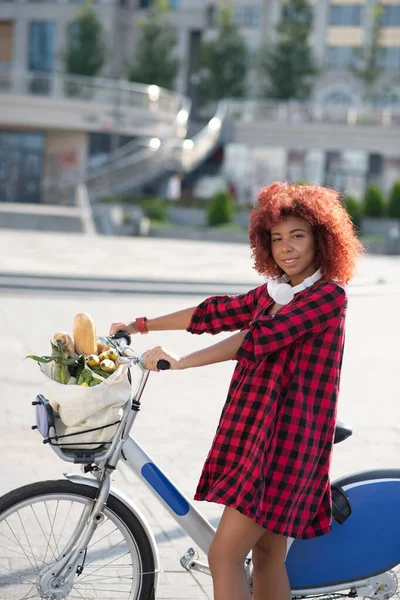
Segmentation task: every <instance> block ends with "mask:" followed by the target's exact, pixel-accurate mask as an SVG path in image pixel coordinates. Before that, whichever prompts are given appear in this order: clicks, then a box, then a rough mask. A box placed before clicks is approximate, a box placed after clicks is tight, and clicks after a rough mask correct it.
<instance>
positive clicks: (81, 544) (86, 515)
mask: <svg viewBox="0 0 400 600" xmlns="http://www.w3.org/2000/svg"><path fill="white" fill-rule="evenodd" d="M110 487H111V475H110V473H109V472H107V471H105V473H104V477H103V481H102V482H101V484H100V487H99V493H98V495H97V499H96V500H95V501H94V504H93V506H86V507H85V508H84V510H83V512H82V515H81V517H80V519H79V522H78V523H77V526H76V528H75V531H74V534H73V536H72V537H71V539H70V540H69V541H68V543H67V545H66V546H65V548H64V549H63V550H62V552H61V554H60V558H59V559H58V560H56V561H55V562H53V563H52V564H50V565H48V566H46V567H45V568H44V569H43V570H42V571H41V572H40V573H39V576H38V578H37V583H36V587H37V590H38V592H39V594H41V597H43V598H48V599H49V600H62V599H63V598H65V597H66V596H67V595H68V594H69V593H70V591H71V590H72V587H73V585H74V578H75V576H76V574H78V575H80V574H81V573H82V571H83V568H84V566H83V562H84V560H85V554H86V548H87V546H88V544H89V542H90V540H91V538H92V536H93V534H94V532H95V531H96V529H97V527H98V526H99V525H100V524H101V523H103V521H104V519H105V517H104V513H103V510H104V508H105V506H106V503H107V498H108V496H109V493H110Z"/></svg>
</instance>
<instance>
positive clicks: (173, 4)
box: [169, 0, 180, 10]
mask: <svg viewBox="0 0 400 600" xmlns="http://www.w3.org/2000/svg"><path fill="white" fill-rule="evenodd" d="M179 4H180V0H169V10H178V8H179Z"/></svg>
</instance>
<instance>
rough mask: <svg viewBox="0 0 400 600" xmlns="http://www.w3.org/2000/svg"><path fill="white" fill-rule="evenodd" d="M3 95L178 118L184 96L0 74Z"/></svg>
mask: <svg viewBox="0 0 400 600" xmlns="http://www.w3.org/2000/svg"><path fill="white" fill-rule="evenodd" d="M0 93H3V94H4V93H8V94H17V95H28V96H42V97H43V96H45V97H52V98H62V99H68V100H82V101H88V102H94V103H101V104H111V105H113V106H115V107H117V108H121V109H122V108H124V107H126V108H144V109H146V110H149V111H151V112H152V113H154V114H157V113H158V112H166V113H170V114H176V113H177V112H178V111H179V110H180V106H181V103H182V96H181V94H178V93H175V92H171V91H169V90H166V89H164V88H160V87H158V86H156V85H144V84H140V83H130V82H128V81H125V80H122V79H106V78H103V77H83V76H79V75H69V74H65V73H31V72H20V73H18V72H14V71H11V72H8V73H0Z"/></svg>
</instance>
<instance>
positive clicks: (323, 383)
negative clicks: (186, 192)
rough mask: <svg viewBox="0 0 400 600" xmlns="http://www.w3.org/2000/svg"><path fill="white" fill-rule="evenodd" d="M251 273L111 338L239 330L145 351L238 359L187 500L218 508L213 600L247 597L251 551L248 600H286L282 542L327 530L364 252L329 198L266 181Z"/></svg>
mask: <svg viewBox="0 0 400 600" xmlns="http://www.w3.org/2000/svg"><path fill="white" fill-rule="evenodd" d="M249 234H250V244H251V248H252V251H253V257H254V263H255V268H256V270H257V271H258V272H259V273H262V274H263V275H265V276H266V277H267V278H269V279H270V281H269V282H268V283H266V284H264V285H261V286H259V287H258V288H256V289H254V290H251V291H250V292H248V293H247V294H243V295H238V296H220V297H212V298H208V299H207V300H205V301H204V302H202V303H201V304H200V305H199V306H197V307H195V308H189V309H187V310H183V311H179V312H176V313H173V314H170V315H166V316H163V317H158V318H155V319H145V318H139V319H136V321H134V322H132V323H114V324H113V325H112V327H111V333H114V332H115V331H117V330H119V329H122V330H126V331H129V332H130V333H137V332H140V333H145V332H147V331H162V330H172V329H186V330H187V331H189V332H190V333H197V334H201V333H204V332H207V333H212V334H216V333H219V332H221V331H235V330H239V333H236V334H234V335H232V336H231V337H230V338H229V339H225V340H224V341H222V342H220V343H218V344H215V345H213V346H210V347H208V348H205V349H204V350H200V351H198V352H194V353H193V354H189V355H188V356H184V357H182V358H178V357H176V356H174V355H172V354H171V353H169V352H167V351H166V350H164V349H163V348H161V347H159V346H158V347H156V348H154V349H152V350H149V351H148V352H146V354H145V364H146V366H147V367H148V368H149V369H151V370H153V371H157V362H158V361H159V360H160V359H166V360H168V361H169V362H170V363H171V368H172V369H187V368H190V367H199V366H202V365H208V364H212V363H217V362H221V361H226V360H237V365H236V369H235V372H234V374H233V377H232V381H231V385H230V389H229V393H228V398H227V400H226V403H225V406H224V409H223V412H222V415H221V419H220V422H219V425H218V429H217V432H216V435H215V438H214V441H213V444H212V447H211V450H210V452H209V455H208V457H207V460H206V463H205V465H204V468H203V472H202V475H201V478H200V482H199V484H198V488H197V492H196V495H195V499H196V500H207V501H210V502H217V503H219V504H223V505H224V506H225V509H224V512H223V515H222V518H221V521H220V524H219V526H218V530H217V532H216V535H215V539H214V540H213V543H212V545H211V548H210V551H209V556H208V559H209V564H210V569H211V573H212V577H213V584H214V594H215V600H249V599H250V597H251V595H250V590H249V586H248V583H247V580H246V576H245V572H244V568H243V564H244V560H245V558H246V556H247V555H248V553H249V552H250V550H252V560H253V568H254V571H253V594H254V596H253V597H254V600H289V599H290V597H291V593H290V586H289V581H288V577H287V573H286V569H285V556H286V542H287V538H288V537H292V538H301V539H307V538H312V537H315V536H318V535H323V534H326V533H328V532H329V531H330V528H331V496H330V482H329V467H330V463H331V455H332V445H333V437H334V430H335V422H336V412H337V398H338V390H339V378H340V369H341V363H342V356H343V343H344V321H345V313H346V304H347V300H346V293H345V290H344V289H343V287H342V285H343V284H346V283H348V281H349V280H350V278H351V276H352V273H353V270H354V267H355V262H356V259H357V257H358V256H359V255H360V254H361V252H362V251H363V248H362V246H361V244H360V243H359V241H358V239H357V236H356V235H355V233H354V230H353V226H352V224H351V221H350V219H349V217H348V214H347V212H346V211H345V210H344V209H343V207H342V205H341V203H340V200H339V196H338V194H337V192H335V191H334V190H330V189H326V188H323V187H319V186H299V185H286V184H279V183H274V184H273V185H271V186H270V187H267V188H263V189H262V190H261V192H260V194H259V198H258V205H257V206H256V207H255V208H254V209H253V211H252V213H251V215H250V229H249Z"/></svg>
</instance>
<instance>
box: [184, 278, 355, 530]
mask: <svg viewBox="0 0 400 600" xmlns="http://www.w3.org/2000/svg"><path fill="white" fill-rule="evenodd" d="M273 303H274V302H273V300H272V298H271V297H270V296H269V295H268V290H267V284H264V285H261V286H260V287H258V288H256V289H254V290H251V291H250V292H248V293H247V294H242V295H238V296H215V297H212V298H208V299H207V300H205V301H204V302H202V303H201V304H200V305H199V306H198V307H197V308H196V309H195V311H194V313H193V317H192V320H191V322H190V324H189V327H188V331H189V332H191V333H198V334H200V333H204V332H207V333H212V334H216V333H219V332H221V331H235V330H240V329H248V333H247V334H246V336H245V338H244V340H243V342H242V345H241V346H240V348H239V350H238V352H237V355H236V356H235V360H237V361H238V363H237V365H236V368H235V371H234V374H233V377H232V381H231V385H230V388H229V392H228V397H227V400H226V403H225V406H224V408H223V411H222V415H221V419H220V422H219V425H218V428H217V432H216V434H215V438H214V441H213V444H212V447H211V450H210V452H209V454H208V457H207V460H206V462H205V465H204V468H203V471H202V474H201V477H200V481H199V484H198V487H197V491H196V495H195V500H207V501H209V502H217V503H218V504H223V505H225V506H230V507H232V508H235V509H236V510H238V511H239V512H241V513H242V514H244V515H246V516H248V517H250V518H251V519H253V520H254V521H255V522H256V523H258V524H259V525H261V526H262V527H265V528H266V529H269V530H270V531H274V532H275V533H278V534H281V535H285V536H288V537H294V538H301V539H307V538H312V537H315V536H318V535H323V534H326V533H329V531H330V529H331V520H332V517H331V513H332V503H331V494H330V481H329V467H330V463H331V456H332V447H333V437H334V431H335V422H336V410H337V398H338V390H339V378H340V369H341V363H342V356H343V344H344V319H345V312H346V305H347V300H346V293H345V291H344V290H343V288H342V287H341V286H340V285H338V284H336V283H334V282H318V283H316V284H314V285H313V286H312V287H310V288H307V289H306V290H304V291H303V292H300V293H298V294H296V295H295V297H294V299H293V300H292V301H291V302H290V303H289V304H287V305H285V306H283V307H282V308H281V309H280V311H279V312H278V313H275V315H268V314H267V311H268V309H269V307H270V306H272V304H273Z"/></svg>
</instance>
